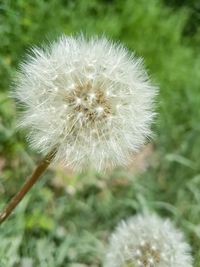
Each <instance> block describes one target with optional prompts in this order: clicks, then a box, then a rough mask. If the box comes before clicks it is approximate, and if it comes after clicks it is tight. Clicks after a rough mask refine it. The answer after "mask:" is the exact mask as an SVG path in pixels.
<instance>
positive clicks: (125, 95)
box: [14, 36, 156, 170]
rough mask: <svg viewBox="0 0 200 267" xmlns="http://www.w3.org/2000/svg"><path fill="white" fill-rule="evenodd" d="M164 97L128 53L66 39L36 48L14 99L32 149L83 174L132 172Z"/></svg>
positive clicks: (103, 43)
mask: <svg viewBox="0 0 200 267" xmlns="http://www.w3.org/2000/svg"><path fill="white" fill-rule="evenodd" d="M155 94H156V89H155V87H154V86H152V85H151V83H150V82H149V79H148V76H147V73H146V72H145V70H144V69H143V67H142V62H141V59H136V58H135V57H134V55H133V54H131V53H129V52H128V51H127V50H126V49H125V48H124V47H123V46H121V45H119V44H114V43H112V42H110V41H108V40H107V39H106V38H91V39H86V38H84V37H83V36H80V37H76V38H75V37H67V36H63V37H61V38H60V39H58V40H57V41H56V42H54V43H52V44H51V45H50V46H49V47H45V48H43V49H40V48H33V54H32V55H29V56H28V58H27V61H26V62H24V63H23V64H22V65H21V71H20V72H19V73H18V76H17V79H16V83H15V89H14V95H15V97H16V99H18V100H19V102H20V103H22V105H23V106H24V112H22V116H21V120H20V126H22V127H26V128H28V129H29V135H28V138H29V140H30V143H31V145H32V146H33V147H34V148H36V149H38V150H39V151H41V152H44V153H48V152H49V151H50V150H51V149H52V148H54V147H56V149H57V153H56V156H55V161H58V160H59V161H63V162H64V163H65V164H66V165H69V166H71V167H73V168H75V169H83V168H85V167H86V166H88V165H92V166H93V167H94V168H95V169H97V170H102V169H104V168H105V167H106V166H107V165H108V164H109V165H122V164H126V163H127V161H128V159H129V158H130V155H131V153H132V152H135V151H137V150H138V149H139V148H140V147H141V146H142V145H143V144H144V142H145V140H146V138H147V137H148V136H149V135H150V124H151V122H152V119H153V117H154V111H153V107H154V105H153V102H154V96H155Z"/></svg>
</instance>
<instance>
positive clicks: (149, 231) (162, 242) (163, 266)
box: [103, 215, 193, 267]
mask: <svg viewBox="0 0 200 267" xmlns="http://www.w3.org/2000/svg"><path fill="white" fill-rule="evenodd" d="M192 262H193V260H192V256H191V249H190V246H189V245H188V244H187V243H186V241H185V238H184V236H183V234H182V232H181V231H180V230H178V229H176V228H175V227H174V225H173V224H172V223H171V221H169V220H168V219H167V220H166V219H165V220H163V219H161V218H159V217H158V216H156V215H136V216H133V217H131V218H129V219H128V220H127V221H122V222H121V223H120V224H119V225H118V227H117V228H116V230H115V232H114V233H113V234H112V235H111V238H110V243H109V246H108V249H107V252H106V255H105V261H104V265H103V266H104V267H169V266H173V267H179V266H182V267H192V266H193V264H192Z"/></svg>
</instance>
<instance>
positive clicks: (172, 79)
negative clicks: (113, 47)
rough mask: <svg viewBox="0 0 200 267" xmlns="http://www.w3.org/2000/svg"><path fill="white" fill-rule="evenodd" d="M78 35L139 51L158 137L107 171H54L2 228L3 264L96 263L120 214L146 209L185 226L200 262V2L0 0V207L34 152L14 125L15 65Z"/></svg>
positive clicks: (57, 266) (80, 266)
mask: <svg viewBox="0 0 200 267" xmlns="http://www.w3.org/2000/svg"><path fill="white" fill-rule="evenodd" d="M77 32H78V33H79V32H84V33H86V34H87V35H89V36H90V35H93V34H102V33H104V34H105V35H106V36H108V37H110V38H111V39H113V40H116V41H120V42H122V43H123V44H125V45H126V46H127V47H128V48H129V49H130V50H132V51H135V53H136V55H137V56H142V57H144V61H145V65H146V67H147V69H148V72H149V73H150V75H151V78H152V81H153V82H154V83H155V84H157V85H158V86H159V87H160V94H159V97H158V99H157V103H158V105H157V106H158V107H157V112H158V116H157V120H156V122H155V124H154V126H153V128H154V132H155V135H154V140H153V141H151V144H148V145H147V146H146V147H145V148H144V149H143V151H141V153H140V154H139V155H138V156H137V157H136V159H135V163H133V164H132V165H131V166H129V167H128V168H127V169H116V170H114V171H113V172H112V173H109V174H99V173H91V172H89V171H88V172H87V173H83V174H81V175H76V174H73V173H71V172H70V171H69V170H63V168H62V167H60V166H57V167H56V168H55V167H54V168H50V169H49V171H48V172H47V173H46V174H45V175H44V176H43V178H42V179H41V181H40V182H39V183H38V184H37V185H36V186H35V187H34V188H33V189H32V191H31V192H29V194H28V195H27V196H26V198H25V199H24V200H23V202H22V203H21V204H20V205H19V206H18V208H17V209H16V211H15V212H14V214H13V215H12V216H11V217H10V218H9V220H8V221H6V222H5V223H4V224H3V225H2V226H1V227H0V267H64V266H69V267H86V266H93V267H97V266H102V265H101V264H102V257H103V253H104V247H105V245H106V243H107V240H108V236H109V234H110V232H111V231H112V230H113V229H114V227H115V226H116V224H117V223H118V222H119V220H120V219H122V218H127V217H128V216H131V215H133V214H135V213H136V212H142V211H146V210H150V211H154V212H157V213H158V214H159V215H160V216H168V217H170V218H171V219H172V220H173V221H174V223H175V224H176V225H177V226H178V227H179V228H180V229H182V230H183V231H184V232H185V234H186V238H187V240H188V242H190V244H191V246H192V250H193V255H194V258H195V262H194V265H195V266H196V267H198V266H200V164H199V163H200V53H199V52H200V1H199V0H165V1H162V0H107V1H106V0H74V1H73V0H68V1H67V0H65V1H64V0H49V1H44V0H35V1H26V0H13V1H12V0H1V1H0V208H3V206H4V204H5V203H6V202H7V201H8V200H9V199H10V197H11V196H12V195H13V194H14V193H15V192H16V191H17V189H18V188H19V187H20V186H21V184H22V183H23V181H24V179H25V177H26V176H27V174H29V173H30V172H31V170H32V169H33V167H34V165H35V164H36V162H37V161H38V160H39V158H40V155H38V154H37V153H36V152H33V151H31V150H30V148H29V147H28V145H27V143H26V141H25V134H26V133H25V132H18V131H17V130H16V128H15V126H16V117H17V115H16V107H15V103H14V101H13V100H12V99H11V98H10V95H9V92H10V86H11V84H12V79H13V77H14V75H15V72H16V70H17V67H18V64H19V62H20V61H21V60H23V58H24V55H25V54H26V52H27V51H28V49H29V48H30V47H31V46H33V45H38V44H41V43H44V42H49V41H51V40H54V39H55V38H56V37H58V36H59V35H60V34H61V33H66V34H71V33H77ZM180 265H181V263H180Z"/></svg>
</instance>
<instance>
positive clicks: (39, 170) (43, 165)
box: [0, 150, 55, 224]
mask: <svg viewBox="0 0 200 267" xmlns="http://www.w3.org/2000/svg"><path fill="white" fill-rule="evenodd" d="M54 155H55V150H53V151H51V152H50V153H49V154H47V155H46V156H45V157H44V158H43V159H42V160H41V161H40V162H39V164H38V165H37V167H36V168H35V170H34V171H33V173H32V175H31V176H30V177H29V178H28V179H27V181H26V182H25V183H24V185H23V186H22V188H21V189H20V190H19V191H18V192H17V194H16V195H15V196H14V197H13V198H12V199H11V200H10V202H9V203H8V204H7V206H6V207H5V208H4V210H3V211H2V212H1V213H0V224H2V223H3V222H4V221H5V220H6V218H7V217H8V216H9V215H10V214H11V212H12V211H13V210H14V209H15V208H16V206H17V205H18V204H19V202H20V201H21V200H22V199H23V198H24V196H25V195H26V193H27V192H28V191H29V190H30V189H31V187H32V186H33V185H34V184H35V183H36V182H37V180H38V179H39V178H40V176H41V175H42V174H43V173H44V171H45V170H46V169H47V167H48V166H49V164H50V163H51V161H52V159H53V157H54Z"/></svg>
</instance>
